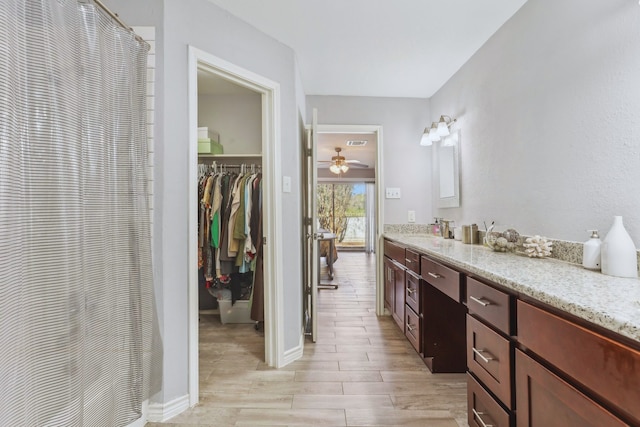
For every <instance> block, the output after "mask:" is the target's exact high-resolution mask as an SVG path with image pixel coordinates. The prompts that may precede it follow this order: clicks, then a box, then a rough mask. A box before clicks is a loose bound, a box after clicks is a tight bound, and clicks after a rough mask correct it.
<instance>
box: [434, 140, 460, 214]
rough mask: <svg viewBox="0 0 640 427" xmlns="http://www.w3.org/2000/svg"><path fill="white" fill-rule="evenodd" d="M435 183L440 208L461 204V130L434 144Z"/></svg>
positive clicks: (454, 206) (435, 192)
mask: <svg viewBox="0 0 640 427" xmlns="http://www.w3.org/2000/svg"><path fill="white" fill-rule="evenodd" d="M432 178H433V185H434V194H435V197H436V199H437V200H436V202H437V203H436V205H437V206H438V208H457V207H459V206H460V131H459V130H458V131H455V132H453V133H451V135H448V136H445V137H442V139H441V140H440V142H436V143H434V144H433V176H432Z"/></svg>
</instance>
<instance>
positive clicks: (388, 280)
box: [384, 256, 395, 313]
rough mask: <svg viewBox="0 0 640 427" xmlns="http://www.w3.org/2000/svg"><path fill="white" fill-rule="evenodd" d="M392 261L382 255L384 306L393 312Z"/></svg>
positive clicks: (393, 284) (393, 281) (393, 283)
mask: <svg viewBox="0 0 640 427" xmlns="http://www.w3.org/2000/svg"><path fill="white" fill-rule="evenodd" d="M393 274H394V270H393V261H391V259H389V258H387V257H386V256H385V257H384V307H385V308H386V309H387V310H389V313H393V303H394V300H395V298H394V296H395V278H394V277H393Z"/></svg>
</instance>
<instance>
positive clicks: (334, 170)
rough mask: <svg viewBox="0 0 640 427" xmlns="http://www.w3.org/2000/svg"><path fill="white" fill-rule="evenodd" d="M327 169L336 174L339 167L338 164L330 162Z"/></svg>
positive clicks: (338, 172)
mask: <svg viewBox="0 0 640 427" xmlns="http://www.w3.org/2000/svg"><path fill="white" fill-rule="evenodd" d="M329 170H330V171H331V172H333V173H335V174H336V175H339V174H340V167H339V166H338V165H336V164H335V163H334V164H332V165H331V166H329Z"/></svg>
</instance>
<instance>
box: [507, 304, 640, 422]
mask: <svg viewBox="0 0 640 427" xmlns="http://www.w3.org/2000/svg"><path fill="white" fill-rule="evenodd" d="M517 311H518V342H519V343H521V344H522V346H523V348H525V349H526V351H528V352H531V353H533V354H535V355H536V356H537V357H539V358H540V359H542V360H544V361H546V363H548V364H549V365H550V366H553V368H554V369H555V370H557V372H559V373H561V374H562V375H563V376H564V377H566V378H568V379H570V381H571V383H572V384H573V385H574V386H576V387H577V388H579V389H580V390H582V391H584V392H585V393H588V394H589V395H592V396H594V397H596V398H597V400H598V401H599V402H602V403H603V404H606V406H607V407H609V408H611V410H612V411H615V412H616V413H619V414H620V415H621V416H623V417H624V418H625V419H628V420H629V422H630V423H631V424H633V425H640V404H639V402H640V351H639V350H638V349H635V348H631V347H629V346H627V345H625V344H622V343H621V342H619V341H616V340H614V339H612V338H610V337H607V336H604V335H602V334H600V333H598V332H595V331H594V330H592V329H590V328H587V327H585V326H581V325H579V324H577V323H575V322H573V321H571V320H569V319H567V318H565V317H561V316H559V315H556V314H553V313H551V312H549V311H547V310H545V309H542V308H540V307H537V306H534V305H532V304H529V303H526V302H523V301H518V305H517ZM527 366H528V365H527ZM518 369H520V370H521V369H522V367H518ZM525 378H526V377H524V376H522V375H521V376H520V378H519V380H521V381H524V380H525ZM544 384H547V383H544ZM523 387H526V383H525V384H519V385H518V390H523ZM518 402H520V397H518ZM556 403H557V402H556ZM518 425H526V424H520V423H519V424H518ZM575 425H577V424H575ZM584 425H597V424H584ZM600 425H605V424H600ZM611 425H615V424H611Z"/></svg>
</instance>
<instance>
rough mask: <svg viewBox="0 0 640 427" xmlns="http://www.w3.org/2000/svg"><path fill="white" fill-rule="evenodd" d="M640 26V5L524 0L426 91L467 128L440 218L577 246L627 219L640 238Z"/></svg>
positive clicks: (437, 108)
mask: <svg viewBox="0 0 640 427" xmlns="http://www.w3.org/2000/svg"><path fill="white" fill-rule="evenodd" d="M638 28H640V7H638V2H633V1H628V0H610V1H586V2H585V1H582V0H563V1H557V0H529V1H528V2H527V3H526V4H525V5H524V6H523V7H522V8H521V9H520V10H519V11H518V12H517V13H516V14H515V15H514V16H513V17H512V18H511V20H510V21H508V22H507V23H506V24H505V25H504V26H503V27H502V28H501V29H500V30H499V31H498V32H497V33H496V34H495V35H494V36H493V37H492V38H491V39H490V40H489V41H488V42H487V43H486V44H485V45H484V46H483V47H482V48H481V49H480V50H479V51H478V52H477V53H476V54H475V56H473V57H472V58H471V59H470V60H469V61H468V62H467V64H465V65H464V66H463V67H462V68H461V69H460V70H459V72H458V73H457V74H456V75H455V76H454V77H453V78H451V80H450V81H449V82H448V83H447V84H446V85H445V86H444V87H443V88H442V89H441V90H440V91H438V92H437V93H436V94H435V95H434V96H433V97H432V98H431V111H432V112H433V113H434V114H433V116H432V119H434V120H435V119H436V114H441V113H440V112H448V114H450V115H451V116H453V117H458V123H457V126H458V128H460V129H461V132H462V152H461V153H462V181H461V182H462V205H461V207H460V208H459V209H446V210H440V215H442V216H447V217H453V218H454V219H457V220H459V221H458V222H460V221H463V222H470V221H479V224H481V223H482V221H483V220H486V221H492V220H495V221H496V223H497V224H505V225H507V224H508V225H512V226H514V227H515V228H516V229H518V230H519V231H521V232H524V233H528V234H531V233H537V234H542V235H547V236H549V237H554V238H560V239H564V240H574V241H585V240H587V238H588V234H587V233H586V232H585V229H588V228H598V229H600V230H601V231H602V234H605V233H606V232H607V230H608V229H609V227H610V226H611V223H612V216H613V215H622V216H623V217H624V222H625V226H626V227H627V230H629V232H630V234H631V236H632V238H633V239H634V242H635V243H636V245H638V244H640V196H639V195H640V113H639V112H640V83H639V79H640V75H639V74H638V70H640V39H639V38H638V35H639V34H640V33H639V32H638Z"/></svg>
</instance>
